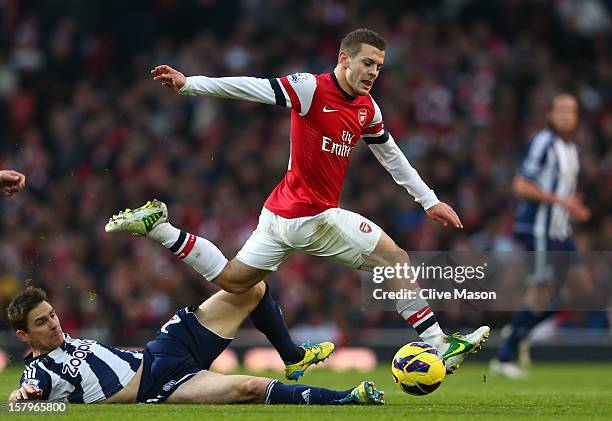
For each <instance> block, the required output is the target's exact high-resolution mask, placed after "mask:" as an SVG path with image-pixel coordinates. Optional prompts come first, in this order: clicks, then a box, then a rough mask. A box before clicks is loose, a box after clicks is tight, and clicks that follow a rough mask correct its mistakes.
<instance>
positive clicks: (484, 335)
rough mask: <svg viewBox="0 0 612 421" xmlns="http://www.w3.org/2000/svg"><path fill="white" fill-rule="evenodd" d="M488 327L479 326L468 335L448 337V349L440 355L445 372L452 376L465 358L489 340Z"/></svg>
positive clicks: (457, 334) (489, 330) (455, 334)
mask: <svg viewBox="0 0 612 421" xmlns="http://www.w3.org/2000/svg"><path fill="white" fill-rule="evenodd" d="M490 333H491V329H490V328H489V326H481V327H479V328H478V329H476V330H475V331H474V332H472V333H470V334H468V335H460V334H459V333H453V334H452V335H449V336H448V348H447V349H446V351H444V354H443V355H442V357H443V359H444V364H445V365H446V372H447V373H448V374H452V373H453V372H454V371H455V370H456V369H457V368H458V367H459V366H460V365H461V363H462V362H463V360H464V359H465V357H466V356H468V355H469V354H473V353H476V352H478V351H479V350H480V349H481V348H482V344H484V343H485V342H486V341H487V339H488V338H489V334H490Z"/></svg>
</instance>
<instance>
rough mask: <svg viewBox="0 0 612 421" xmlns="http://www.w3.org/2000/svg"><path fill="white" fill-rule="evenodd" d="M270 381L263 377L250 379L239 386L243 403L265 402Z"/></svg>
mask: <svg viewBox="0 0 612 421" xmlns="http://www.w3.org/2000/svg"><path fill="white" fill-rule="evenodd" d="M270 381H271V380H270V379H264V378H262V377H248V378H246V380H244V381H241V382H240V383H239V384H238V385H237V392H238V394H239V396H240V400H241V401H242V402H264V401H265V399H266V388H267V387H268V384H270Z"/></svg>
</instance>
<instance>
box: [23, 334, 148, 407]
mask: <svg viewBox="0 0 612 421" xmlns="http://www.w3.org/2000/svg"><path fill="white" fill-rule="evenodd" d="M141 361H142V353H141V352H132V351H124V350H122V349H118V348H113V347H109V346H106V345H104V344H101V343H100V342H96V341H93V340H89V339H73V338H71V337H70V336H69V335H67V334H66V333H64V343H63V344H62V345H61V346H60V347H58V348H56V349H54V350H53V351H51V352H49V353H48V354H44V355H39V356H38V357H32V354H29V355H28V356H27V357H26V358H25V359H24V363H25V370H24V371H23V375H22V376H21V380H20V382H19V385H20V386H23V385H26V384H31V385H33V386H36V387H38V388H40V389H42V390H43V395H42V397H41V399H44V400H59V401H68V402H72V403H93V402H98V401H101V400H104V399H106V398H109V397H110V396H112V395H114V394H115V393H117V392H119V391H120V390H121V389H123V388H124V387H125V386H126V385H127V384H128V383H129V382H130V380H132V378H133V377H134V375H135V374H136V372H137V371H138V368H139V367H140V363H141Z"/></svg>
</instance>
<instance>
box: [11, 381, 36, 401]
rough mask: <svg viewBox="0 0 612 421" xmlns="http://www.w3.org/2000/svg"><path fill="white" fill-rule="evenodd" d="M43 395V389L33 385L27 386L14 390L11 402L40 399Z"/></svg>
mask: <svg viewBox="0 0 612 421" xmlns="http://www.w3.org/2000/svg"><path fill="white" fill-rule="evenodd" d="M42 393H43V391H42V389H39V388H38V387H36V386H33V385H31V384H26V385H23V386H21V387H20V388H19V389H17V390H14V391H13V392H12V393H11V394H10V396H9V401H24V400H29V399H40V398H41V397H42Z"/></svg>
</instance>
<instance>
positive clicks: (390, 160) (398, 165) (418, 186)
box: [368, 131, 440, 210]
mask: <svg viewBox="0 0 612 421" xmlns="http://www.w3.org/2000/svg"><path fill="white" fill-rule="evenodd" d="M387 136H388V139H386V141H384V142H383V143H370V144H368V146H369V147H370V149H371V150H372V152H373V153H374V156H375V157H376V159H378V162H380V163H381V164H382V166H383V167H385V169H386V170H387V171H388V172H389V173H390V174H391V176H392V177H393V179H394V180H395V182H396V183H397V184H399V185H400V186H402V187H404V188H405V189H406V190H408V193H410V194H411V195H412V196H413V197H414V200H416V201H417V202H418V203H420V204H421V206H423V209H425V210H427V209H429V208H431V207H432V206H434V205H436V204H438V203H439V202H440V200H439V199H438V197H437V196H436V194H435V193H434V192H433V190H432V189H430V188H429V187H428V186H427V184H425V182H424V181H423V180H422V179H421V176H419V173H418V172H417V171H416V170H415V169H414V168H413V167H412V165H410V162H408V159H406V156H405V155H404V154H403V153H402V151H401V150H400V148H399V147H398V146H397V144H396V143H395V140H393V137H391V135H390V134H389V132H387V131H385V137H387Z"/></svg>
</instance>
